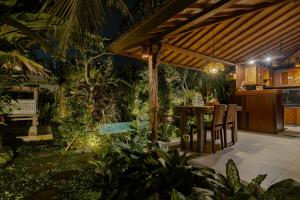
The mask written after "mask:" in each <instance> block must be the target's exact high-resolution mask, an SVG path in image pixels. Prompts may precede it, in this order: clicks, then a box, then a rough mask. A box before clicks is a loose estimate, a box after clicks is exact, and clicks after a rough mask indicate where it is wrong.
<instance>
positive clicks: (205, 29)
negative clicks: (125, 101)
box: [109, 0, 300, 141]
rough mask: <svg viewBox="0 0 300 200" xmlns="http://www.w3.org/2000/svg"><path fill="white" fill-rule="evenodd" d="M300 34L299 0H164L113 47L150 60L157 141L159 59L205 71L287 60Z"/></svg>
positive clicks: (297, 45) (298, 43) (152, 116)
mask: <svg viewBox="0 0 300 200" xmlns="http://www.w3.org/2000/svg"><path fill="white" fill-rule="evenodd" d="M299 36H300V1H299V0H165V1H164V2H163V4H162V5H160V6H158V7H155V8H153V11H152V12H151V13H150V14H149V15H147V16H145V17H144V18H143V19H142V20H140V21H139V22H138V23H136V24H135V25H133V26H132V27H131V28H130V29H129V30H128V31H127V32H125V33H124V34H122V35H121V36H120V37H119V38H118V39H117V40H115V41H114V42H113V43H112V44H111V45H110V47H109V50H110V51H111V52H112V53H114V54H118V55H123V56H128V57H133V58H137V59H143V60H148V65H149V84H150V87H149V88H150V89H149V90H150V91H149V93H150V108H151V113H150V119H151V127H152V137H153V140H154V141H155V140H156V138H157V127H158V98H157V72H158V70H157V66H158V64H159V63H166V64H172V65H177V66H181V67H185V68H192V69H198V70H201V69H203V67H205V66H206V65H207V64H208V63H209V62H212V61H216V62H221V63H223V64H224V65H225V66H232V65H237V64H239V63H243V62H246V61H248V60H249V59H258V60H259V59H263V58H264V57H265V56H267V55H268V56H270V55H271V56H272V57H274V58H278V59H281V60H284V59H286V58H287V57H289V56H290V55H293V54H295V53H296V52H297V51H299V49H300V37H299ZM213 43H214V53H212V48H213V47H212V46H213Z"/></svg>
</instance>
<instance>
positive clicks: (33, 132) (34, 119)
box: [28, 87, 39, 136]
mask: <svg viewBox="0 0 300 200" xmlns="http://www.w3.org/2000/svg"><path fill="white" fill-rule="evenodd" d="M33 99H34V106H35V114H34V115H33V116H32V126H31V127H30V128H29V131H28V135H29V136H36V135H37V134H38V130H37V126H38V124H39V121H38V102H39V100H38V99H39V88H38V87H36V88H34V91H33Z"/></svg>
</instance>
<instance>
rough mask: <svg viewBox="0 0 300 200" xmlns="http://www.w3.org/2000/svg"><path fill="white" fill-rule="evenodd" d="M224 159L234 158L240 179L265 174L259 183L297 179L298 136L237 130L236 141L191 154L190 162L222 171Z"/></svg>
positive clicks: (299, 165)
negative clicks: (204, 153) (198, 154)
mask: <svg viewBox="0 0 300 200" xmlns="http://www.w3.org/2000/svg"><path fill="white" fill-rule="evenodd" d="M299 132H300V130H299ZM229 141H230V140H229ZM228 159H233V160H234V161H235V163H236V165H237V167H238V169H239V171H240V176H241V179H242V180H244V181H251V179H252V178H255V177H256V176H257V175H258V174H268V176H267V178H266V179H265V181H264V182H263V183H262V186H263V187H268V186H270V185H271V184H273V183H275V182H278V181H280V180H283V179H286V178H293V179H295V180H298V181H300V138H296V137H295V138H293V137H285V136H275V135H274V136H273V135H263V134H255V133H249V132H241V131H239V132H238V143H237V144H235V145H234V146H229V147H227V148H226V149H225V150H223V151H217V152H216V154H209V155H207V156H201V157H198V158H195V159H193V160H191V161H190V164H192V165H195V166H197V165H198V166H199V165H205V166H209V167H212V168H214V169H216V170H217V171H218V172H220V173H223V174H224V173H225V165H226V162H227V161H228Z"/></svg>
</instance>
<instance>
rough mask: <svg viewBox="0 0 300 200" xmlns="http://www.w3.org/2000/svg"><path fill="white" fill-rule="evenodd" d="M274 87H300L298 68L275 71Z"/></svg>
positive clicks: (299, 69)
mask: <svg viewBox="0 0 300 200" xmlns="http://www.w3.org/2000/svg"><path fill="white" fill-rule="evenodd" d="M274 85H275V86H300V68H290V69H284V70H276V71H275V72H274Z"/></svg>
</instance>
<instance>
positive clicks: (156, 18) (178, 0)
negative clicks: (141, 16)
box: [110, 0, 197, 53]
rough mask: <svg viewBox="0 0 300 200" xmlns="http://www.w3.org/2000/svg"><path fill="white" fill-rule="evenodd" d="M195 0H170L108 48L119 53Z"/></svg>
mask: <svg viewBox="0 0 300 200" xmlns="http://www.w3.org/2000/svg"><path fill="white" fill-rule="evenodd" d="M196 1H197V0H184V1H182V0H170V1H168V3H167V5H165V6H164V7H163V8H162V9H160V10H159V11H158V12H156V13H154V14H153V15H152V16H151V17H149V18H148V19H146V20H145V21H144V22H143V23H142V24H141V25H139V26H138V27H136V28H135V29H134V30H133V31H131V32H129V33H128V34H126V35H125V36H123V37H121V38H120V39H119V40H118V42H117V43H115V44H114V45H112V46H111V47H110V50H111V51H112V52H114V53H120V52H121V51H122V50H124V49H126V47H128V46H130V45H131V44H133V43H135V42H136V40H137V38H139V37H141V36H143V35H145V34H147V33H148V32H150V31H151V30H152V29H153V28H155V27H156V26H158V25H160V24H161V23H162V22H164V21H166V20H168V19H170V18H171V17H172V16H174V15H176V14H177V13H178V12H180V11H181V10H182V9H183V8H185V7H187V6H188V5H191V4H192V3H194V2H196Z"/></svg>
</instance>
